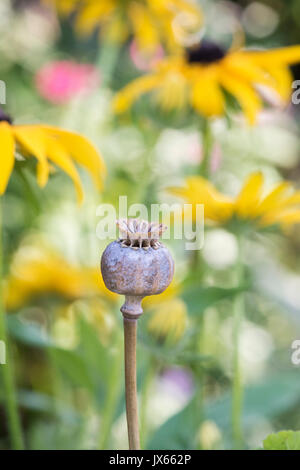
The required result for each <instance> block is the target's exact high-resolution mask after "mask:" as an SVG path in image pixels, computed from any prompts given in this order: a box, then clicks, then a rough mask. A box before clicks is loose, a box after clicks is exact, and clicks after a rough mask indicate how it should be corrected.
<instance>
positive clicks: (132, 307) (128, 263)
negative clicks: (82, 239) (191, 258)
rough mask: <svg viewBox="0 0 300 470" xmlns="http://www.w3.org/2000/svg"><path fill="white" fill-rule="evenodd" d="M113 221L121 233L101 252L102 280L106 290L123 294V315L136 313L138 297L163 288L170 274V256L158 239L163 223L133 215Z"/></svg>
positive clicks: (140, 308) (139, 301)
mask: <svg viewBox="0 0 300 470" xmlns="http://www.w3.org/2000/svg"><path fill="white" fill-rule="evenodd" d="M117 225H118V227H119V230H120V234H121V236H120V238H119V239H118V240H116V241H114V242H112V243H110V244H109V245H108V246H107V248H106V249H105V251H104V253H103V255H102V259H101V271H102V275H103V280H104V283H105V285H106V287H107V288H108V289H109V290H111V291H113V292H116V293H118V294H122V295H125V297H126V300H125V304H124V305H123V307H122V308H121V311H122V313H123V315H129V316H132V315H134V316H139V315H141V314H142V313H143V310H142V307H141V301H142V299H143V298H144V297H145V296H147V295H155V294H160V293H161V292H163V291H164V290H165V289H166V288H167V287H168V285H169V284H170V282H171V280H172V278H173V274H174V262H173V259H172V256H171V254H170V252H169V250H168V249H167V248H166V247H165V246H164V245H163V244H162V243H161V242H160V241H159V237H160V236H161V235H162V233H163V232H164V231H165V229H166V226H164V225H163V224H158V223H154V222H151V223H149V222H147V221H145V220H137V219H128V220H125V219H121V220H119V221H117Z"/></svg>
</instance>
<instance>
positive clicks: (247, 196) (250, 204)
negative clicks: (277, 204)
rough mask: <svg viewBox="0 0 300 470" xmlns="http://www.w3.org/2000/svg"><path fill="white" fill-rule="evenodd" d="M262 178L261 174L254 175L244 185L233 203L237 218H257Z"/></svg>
mask: <svg viewBox="0 0 300 470" xmlns="http://www.w3.org/2000/svg"><path fill="white" fill-rule="evenodd" d="M263 182H264V178H263V175H262V173H254V174H252V175H251V176H250V177H249V179H248V180H247V181H246V183H245V184H244V186H243V188H242V190H241V192H240V194H239V195H238V197H237V198H236V201H235V212H236V214H237V215H238V216H240V217H243V218H246V217H253V218H255V217H256V216H257V212H256V210H257V206H258V204H259V201H260V198H261V192H262V186H263Z"/></svg>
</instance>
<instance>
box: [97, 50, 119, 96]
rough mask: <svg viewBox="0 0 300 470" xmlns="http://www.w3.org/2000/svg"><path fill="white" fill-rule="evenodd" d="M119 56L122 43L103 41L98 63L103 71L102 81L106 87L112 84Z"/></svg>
mask: <svg viewBox="0 0 300 470" xmlns="http://www.w3.org/2000/svg"><path fill="white" fill-rule="evenodd" d="M119 56H120V45H119V44H118V43H114V42H111V41H103V43H102V45H101V48H100V53H99V57H98V60H97V64H98V66H99V68H100V71H101V83H102V86H103V87H104V88H106V87H107V88H108V87H109V86H110V85H111V81H112V77H113V74H114V72H115V69H116V65H117V62H118V59H119Z"/></svg>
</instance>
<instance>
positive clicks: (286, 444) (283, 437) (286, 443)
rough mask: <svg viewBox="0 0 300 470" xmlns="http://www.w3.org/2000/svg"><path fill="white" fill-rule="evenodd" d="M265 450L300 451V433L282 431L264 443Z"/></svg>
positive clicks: (270, 436)
mask: <svg viewBox="0 0 300 470" xmlns="http://www.w3.org/2000/svg"><path fill="white" fill-rule="evenodd" d="M263 447H264V450H300V431H280V432H278V433H276V434H270V435H269V436H268V437H266V439H265V440H264V441H263Z"/></svg>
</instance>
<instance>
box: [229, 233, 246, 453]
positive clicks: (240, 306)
mask: <svg viewBox="0 0 300 470" xmlns="http://www.w3.org/2000/svg"><path fill="white" fill-rule="evenodd" d="M236 277H237V282H238V284H239V285H241V284H242V283H243V278H244V266H243V262H242V240H241V239H239V256H238V262H237V266H236ZM244 312H245V305H244V294H243V293H238V294H237V295H236V297H235V299H234V325H233V384H232V387H233V388H232V435H233V440H234V444H235V447H236V448H237V449H239V448H241V447H243V428H242V414H243V378H242V373H241V357H240V333H241V327H242V323H243V318H244Z"/></svg>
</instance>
